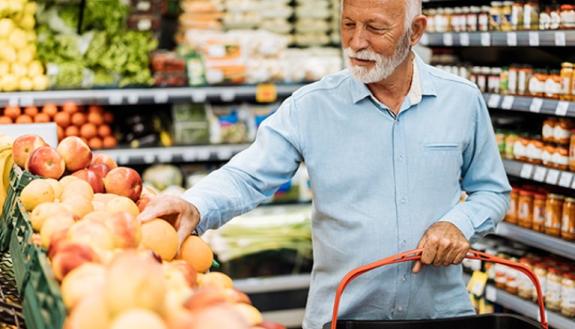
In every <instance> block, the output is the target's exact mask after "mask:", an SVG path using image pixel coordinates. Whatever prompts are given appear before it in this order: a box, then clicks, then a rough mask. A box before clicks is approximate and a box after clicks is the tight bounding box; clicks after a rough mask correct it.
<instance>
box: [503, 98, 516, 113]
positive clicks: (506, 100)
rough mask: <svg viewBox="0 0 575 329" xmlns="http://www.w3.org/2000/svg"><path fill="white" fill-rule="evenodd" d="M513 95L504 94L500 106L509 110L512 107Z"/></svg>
mask: <svg viewBox="0 0 575 329" xmlns="http://www.w3.org/2000/svg"><path fill="white" fill-rule="evenodd" d="M514 100H515V97H513V96H505V97H503V103H501V108H502V109H504V110H510V109H511V108H512V107H513V101H514Z"/></svg>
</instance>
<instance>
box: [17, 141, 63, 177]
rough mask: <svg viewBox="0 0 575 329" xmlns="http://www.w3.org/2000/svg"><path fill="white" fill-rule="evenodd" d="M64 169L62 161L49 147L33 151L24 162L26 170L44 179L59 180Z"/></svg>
mask: <svg viewBox="0 0 575 329" xmlns="http://www.w3.org/2000/svg"><path fill="white" fill-rule="evenodd" d="M65 169H66V165H65V163H64V159H62V157H61V156H60V154H58V152H56V150H54V149H53V148H51V147H50V146H41V147H39V148H37V149H35V150H34V151H33V152H32V153H31V154H30V157H29V158H28V162H26V170H28V171H29V172H31V173H32V174H34V175H38V176H42V177H45V178H54V179H60V177H62V175H63V174H64V171H65Z"/></svg>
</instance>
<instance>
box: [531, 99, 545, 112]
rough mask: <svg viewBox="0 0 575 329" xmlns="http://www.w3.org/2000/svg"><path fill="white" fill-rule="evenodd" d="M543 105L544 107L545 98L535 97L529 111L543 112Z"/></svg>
mask: <svg viewBox="0 0 575 329" xmlns="http://www.w3.org/2000/svg"><path fill="white" fill-rule="evenodd" d="M541 107H543V99H541V98H533V100H532V101H531V105H530V106H529V111H530V112H533V113H539V112H541Z"/></svg>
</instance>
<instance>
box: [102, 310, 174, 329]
mask: <svg viewBox="0 0 575 329" xmlns="http://www.w3.org/2000/svg"><path fill="white" fill-rule="evenodd" d="M134 328H138V329H167V328H168V327H167V325H166V323H165V322H164V320H162V318H161V317H160V316H159V315H158V314H156V313H155V312H152V311H150V310H146V309H132V310H128V311H126V312H124V313H122V314H121V315H120V316H118V317H117V318H116V319H114V322H112V324H111V325H110V329H134Z"/></svg>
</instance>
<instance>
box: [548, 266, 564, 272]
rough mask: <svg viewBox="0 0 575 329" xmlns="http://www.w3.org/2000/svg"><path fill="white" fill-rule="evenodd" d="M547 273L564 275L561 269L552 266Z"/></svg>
mask: <svg viewBox="0 0 575 329" xmlns="http://www.w3.org/2000/svg"><path fill="white" fill-rule="evenodd" d="M547 272H549V273H551V274H563V271H561V269H560V268H559V267H556V266H551V267H549V268H548V269H547Z"/></svg>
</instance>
